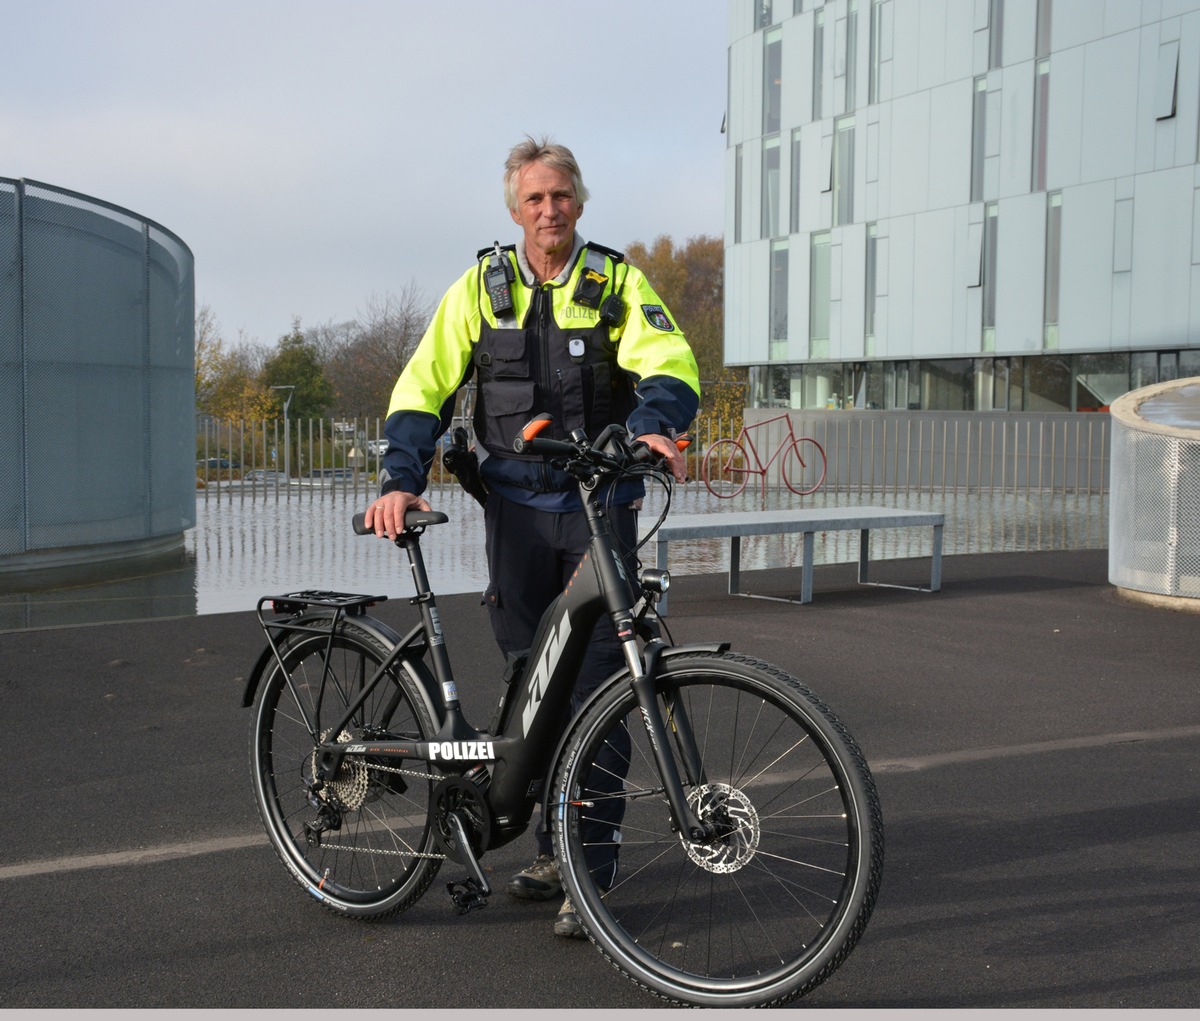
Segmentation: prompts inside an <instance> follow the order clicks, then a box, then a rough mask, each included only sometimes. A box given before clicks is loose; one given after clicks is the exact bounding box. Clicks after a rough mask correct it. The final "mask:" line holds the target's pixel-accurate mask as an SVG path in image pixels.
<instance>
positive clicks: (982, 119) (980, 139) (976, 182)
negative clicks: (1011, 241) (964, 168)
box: [971, 75, 987, 202]
mask: <svg viewBox="0 0 1200 1021" xmlns="http://www.w3.org/2000/svg"><path fill="white" fill-rule="evenodd" d="M986 152H987V78H986V76H984V75H980V76H979V77H978V78H976V79H975V102H974V104H973V106H972V118H971V201H972V202H982V201H983V164H984V156H985V154H986Z"/></svg>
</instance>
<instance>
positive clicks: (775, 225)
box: [761, 135, 779, 238]
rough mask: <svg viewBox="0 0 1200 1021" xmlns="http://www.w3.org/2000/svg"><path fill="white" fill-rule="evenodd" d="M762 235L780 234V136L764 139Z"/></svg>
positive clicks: (770, 236)
mask: <svg viewBox="0 0 1200 1021" xmlns="http://www.w3.org/2000/svg"><path fill="white" fill-rule="evenodd" d="M761 229H762V236H763V237H765V238H773V237H776V236H778V234H779V136H778V135H777V136H775V137H774V138H767V139H764V140H763V156H762V223H761Z"/></svg>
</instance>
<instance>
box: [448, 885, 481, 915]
mask: <svg viewBox="0 0 1200 1021" xmlns="http://www.w3.org/2000/svg"><path fill="white" fill-rule="evenodd" d="M446 896H447V897H449V898H450V901H451V902H452V903H453V904H454V906H455V907H456V908H458V913H459V914H460V915H465V914H466V913H467V912H468V911H474V910H475V909H476V908H486V907H487V902H488V899H487V894H485V893H484V892H483V891H482V890H480V888H479V884H478V883H476V882H475V880H474V879H464V880H463V881H462V882H461V883H447V884H446Z"/></svg>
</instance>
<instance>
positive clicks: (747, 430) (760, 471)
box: [737, 415, 796, 485]
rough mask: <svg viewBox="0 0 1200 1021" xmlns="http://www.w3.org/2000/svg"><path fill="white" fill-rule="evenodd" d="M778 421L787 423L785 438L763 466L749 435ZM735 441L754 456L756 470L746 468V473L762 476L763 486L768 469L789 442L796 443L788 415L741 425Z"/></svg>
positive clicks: (752, 439)
mask: <svg viewBox="0 0 1200 1021" xmlns="http://www.w3.org/2000/svg"><path fill="white" fill-rule="evenodd" d="M779 421H783V422H787V436H786V437H785V438H784V439H781V440H780V441H779V446H778V447H776V448H775V453H773V454H772V455H771V456H770V458H769V459H768V460H767V462H766V464H764V463H763V459H762V456H761V455H760V454H759V452H758V447H756V446H755V445H754V438H753V437H752V436H751V435H750V434H751V432H752V431H753V430H755V429H761V428H763V426H767V425H770V424H771V423H772V422H779ZM737 441H738V443H742V444H743V445H744V446H745V447H746V448H747V449H748V450H749V451H750V452H751V453H752V454H753V455H754V460H755V463H756V464H757V465H758V467H757V468H748V469H747V471H750V472H753V473H754V474H755V475H762V476H763V484H764V485H765V484H766V474H767V471H768V469H769V468H770V467H771V465H772V464H774V463H775V459H776V458H777V457H779V455H780V454H782V453H783V452H784V450H786V449H787V445H788V443H789V442H791V443H795V442H796V433H795V430H794V429H793V427H792V419H791V416H790V415H776V416H775V417H774V418H764V419H763V420H762V421H761V422H755V423H754V425H743V426H742V431H741V432H739V433H738V435H737Z"/></svg>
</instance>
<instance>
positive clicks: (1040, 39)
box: [1034, 0, 1053, 57]
mask: <svg viewBox="0 0 1200 1021" xmlns="http://www.w3.org/2000/svg"><path fill="white" fill-rule="evenodd" d="M1052 6H1053V4H1052V0H1038V5H1037V40H1036V50H1035V53H1034V56H1037V57H1048V56H1050V21H1051V14H1050V9H1051V7H1052Z"/></svg>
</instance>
